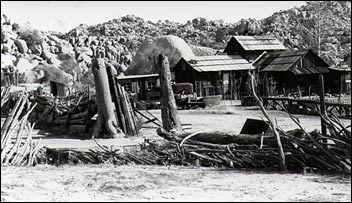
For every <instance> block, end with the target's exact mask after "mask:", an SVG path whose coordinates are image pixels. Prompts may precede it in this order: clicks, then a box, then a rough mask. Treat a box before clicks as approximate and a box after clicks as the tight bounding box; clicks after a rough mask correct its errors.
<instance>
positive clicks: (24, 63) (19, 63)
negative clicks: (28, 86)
mask: <svg viewBox="0 0 352 203" xmlns="http://www.w3.org/2000/svg"><path fill="white" fill-rule="evenodd" d="M14 64H15V66H16V68H17V70H18V72H19V73H24V72H26V71H27V70H32V69H33V68H34V67H35V66H34V65H33V64H32V63H30V62H29V61H28V60H27V59H23V58H19V59H17V60H16V61H15V63H14Z"/></svg>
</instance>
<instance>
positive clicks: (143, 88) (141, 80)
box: [117, 74, 160, 100]
mask: <svg viewBox="0 0 352 203" xmlns="http://www.w3.org/2000/svg"><path fill="white" fill-rule="evenodd" d="M117 79H118V81H119V83H120V84H121V85H122V86H123V87H124V88H125V90H126V91H129V92H132V93H135V94H136V95H137V99H138V100H157V99H160V80H159V74H147V75H127V76H118V77H117Z"/></svg>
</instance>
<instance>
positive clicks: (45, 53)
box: [42, 49, 55, 60]
mask: <svg viewBox="0 0 352 203" xmlns="http://www.w3.org/2000/svg"><path fill="white" fill-rule="evenodd" d="M42 57H43V59H45V60H49V59H50V58H53V57H55V54H53V53H50V51H48V50H46V49H44V50H43V51H42Z"/></svg>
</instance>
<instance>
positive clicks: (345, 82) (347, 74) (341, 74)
mask: <svg viewBox="0 0 352 203" xmlns="http://www.w3.org/2000/svg"><path fill="white" fill-rule="evenodd" d="M329 71H330V72H329V73H328V75H327V76H326V77H325V86H326V88H325V89H326V90H325V91H326V92H327V93H335V94H336V93H349V94H351V67H341V66H340V67H329Z"/></svg>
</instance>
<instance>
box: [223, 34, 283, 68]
mask: <svg viewBox="0 0 352 203" xmlns="http://www.w3.org/2000/svg"><path fill="white" fill-rule="evenodd" d="M284 50H286V47H285V46H284V45H283V44H282V43H281V42H280V41H279V40H277V39H275V38H274V37H270V36H232V37H231V39H230V41H229V42H228V44H227V46H226V48H225V49H224V53H227V54H228V55H241V56H242V57H244V58H245V59H247V60H248V61H249V62H253V61H254V60H255V59H256V58H257V57H258V56H260V55H261V54H262V53H263V52H264V51H266V52H274V51H284Z"/></svg>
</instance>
